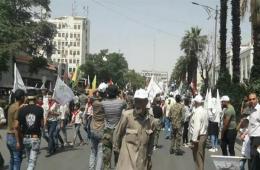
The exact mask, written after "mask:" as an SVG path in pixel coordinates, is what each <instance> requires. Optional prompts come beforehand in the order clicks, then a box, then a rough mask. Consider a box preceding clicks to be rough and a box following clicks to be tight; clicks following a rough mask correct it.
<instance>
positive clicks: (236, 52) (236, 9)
mask: <svg viewBox="0 0 260 170" xmlns="http://www.w3.org/2000/svg"><path fill="white" fill-rule="evenodd" d="M231 5H232V52H233V58H232V66H233V76H232V82H233V83H235V84H239V82H240V45H241V30H240V0H232V1H231Z"/></svg>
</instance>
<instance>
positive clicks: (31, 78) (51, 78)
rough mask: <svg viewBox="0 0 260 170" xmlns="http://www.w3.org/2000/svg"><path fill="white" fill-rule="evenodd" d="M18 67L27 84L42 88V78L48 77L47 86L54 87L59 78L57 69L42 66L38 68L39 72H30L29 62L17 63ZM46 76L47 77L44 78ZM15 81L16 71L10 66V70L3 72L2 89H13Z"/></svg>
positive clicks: (0, 82)
mask: <svg viewBox="0 0 260 170" xmlns="http://www.w3.org/2000/svg"><path fill="white" fill-rule="evenodd" d="M16 65H17V68H18V70H19V72H20V74H21V76H22V78H23V82H24V84H25V86H31V87H35V86H36V84H37V87H38V88H40V87H41V85H42V79H46V84H45V86H46V87H47V88H49V86H50V85H51V86H52V88H54V85H55V84H54V83H55V81H56V79H57V72H56V70H50V69H47V68H42V69H39V70H38V73H34V74H32V73H30V72H29V71H28V70H29V64H27V63H21V62H17V63H16ZM44 77H45V78H44ZM13 82H14V73H13V68H10V69H9V71H8V72H3V73H2V76H1V78H0V89H1V88H2V89H12V88H13Z"/></svg>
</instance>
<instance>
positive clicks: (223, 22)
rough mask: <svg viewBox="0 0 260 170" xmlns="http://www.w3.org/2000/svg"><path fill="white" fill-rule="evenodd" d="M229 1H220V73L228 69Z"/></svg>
mask: <svg viewBox="0 0 260 170" xmlns="http://www.w3.org/2000/svg"><path fill="white" fill-rule="evenodd" d="M227 8H228V7H227V0H220V32H219V33H220V72H223V71H225V70H226V68H227V54H226V39H227Z"/></svg>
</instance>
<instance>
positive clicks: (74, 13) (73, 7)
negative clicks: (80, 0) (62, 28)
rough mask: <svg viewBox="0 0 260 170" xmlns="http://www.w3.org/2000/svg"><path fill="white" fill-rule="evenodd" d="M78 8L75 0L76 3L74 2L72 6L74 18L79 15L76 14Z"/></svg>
mask: <svg viewBox="0 0 260 170" xmlns="http://www.w3.org/2000/svg"><path fill="white" fill-rule="evenodd" d="M76 8H77V5H76V0H74V1H73V2H72V5H71V12H72V16H75V15H77V14H76V10H77V9H76Z"/></svg>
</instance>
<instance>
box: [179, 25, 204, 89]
mask: <svg viewBox="0 0 260 170" xmlns="http://www.w3.org/2000/svg"><path fill="white" fill-rule="evenodd" d="M207 41H208V40H207V36H206V35H201V29H200V28H198V27H192V28H191V30H188V31H186V33H185V35H184V37H183V38H182V42H181V49H182V50H183V51H184V53H185V55H186V58H187V61H188V62H187V63H188V65H187V70H188V80H187V82H188V84H190V83H191V82H192V81H194V83H195V84H196V83H197V68H198V55H199V53H201V52H202V51H203V50H204V49H205V46H206V44H207Z"/></svg>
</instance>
